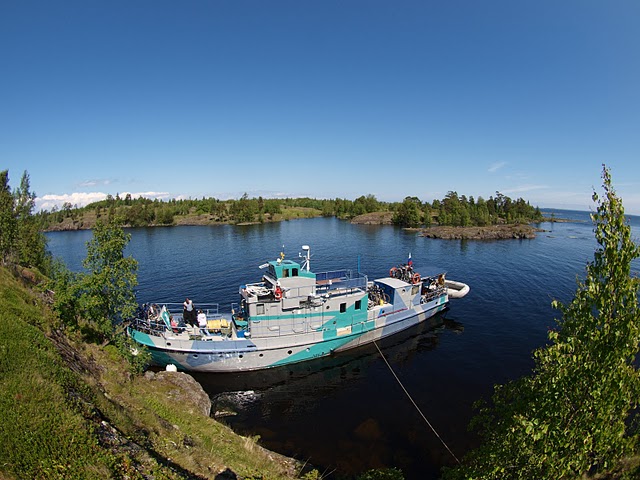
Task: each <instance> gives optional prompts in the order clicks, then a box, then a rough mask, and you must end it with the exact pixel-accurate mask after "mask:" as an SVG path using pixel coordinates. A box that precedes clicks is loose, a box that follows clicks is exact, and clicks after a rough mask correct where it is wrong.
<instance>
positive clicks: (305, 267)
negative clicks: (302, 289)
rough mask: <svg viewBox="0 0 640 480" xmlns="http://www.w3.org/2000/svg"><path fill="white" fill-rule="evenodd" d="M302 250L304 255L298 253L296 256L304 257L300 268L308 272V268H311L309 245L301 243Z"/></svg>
mask: <svg viewBox="0 0 640 480" xmlns="http://www.w3.org/2000/svg"><path fill="white" fill-rule="evenodd" d="M302 250H303V251H304V252H305V255H302V254H301V253H299V254H298V256H299V257H300V258H303V259H304V263H303V264H302V269H303V270H306V271H307V272H308V271H309V269H310V268H311V253H310V248H309V245H302Z"/></svg>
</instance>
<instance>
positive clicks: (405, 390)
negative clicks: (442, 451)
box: [373, 340, 460, 464]
mask: <svg viewBox="0 0 640 480" xmlns="http://www.w3.org/2000/svg"><path fill="white" fill-rule="evenodd" d="M373 344H374V345H375V346H376V348H377V349H378V353H380V356H381V357H382V359H383V360H384V363H386V364H387V367H389V370H390V371H391V374H392V375H393V376H394V378H395V379H396V381H397V382H398V385H400V387H401V388H402V390H403V391H404V393H405V394H406V395H407V397H408V398H409V400H410V401H411V403H412V404H413V406H414V407H415V408H416V410H417V411H418V413H419V414H420V416H421V417H422V419H423V420H424V421H425V422H426V424H427V425H429V428H430V429H431V431H432V432H433V433H434V435H435V436H436V437H437V438H438V440H440V443H442V445H444V447H445V448H446V449H447V451H448V452H449V453H450V454H451V456H452V457H453V458H454V460H455V461H456V462H458V464H460V460H458V457H456V456H455V454H454V453H453V452H452V451H451V449H450V448H449V445H447V444H446V442H445V441H444V440H443V439H442V437H441V436H440V435H439V434H438V432H437V431H436V429H435V428H433V425H431V422H429V420H427V417H426V416H425V414H424V413H422V410H420V407H418V404H417V403H416V402H415V401H414V400H413V398H412V397H411V394H410V393H409V392H408V391H407V389H406V388H405V387H404V385H403V384H402V382H401V381H400V379H399V378H398V375H396V372H394V371H393V368H392V367H391V364H390V363H389V362H388V360H387V357H385V356H384V354H383V353H382V350H380V347H379V346H378V342H376V341H375V340H374V341H373Z"/></svg>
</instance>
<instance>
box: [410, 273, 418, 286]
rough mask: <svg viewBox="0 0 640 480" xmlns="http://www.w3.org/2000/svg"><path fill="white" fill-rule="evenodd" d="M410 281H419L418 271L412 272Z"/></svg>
mask: <svg viewBox="0 0 640 480" xmlns="http://www.w3.org/2000/svg"><path fill="white" fill-rule="evenodd" d="M411 281H412V283H413V284H416V283H420V274H419V273H418V272H416V273H414V274H413V277H411Z"/></svg>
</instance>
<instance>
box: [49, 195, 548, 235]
mask: <svg viewBox="0 0 640 480" xmlns="http://www.w3.org/2000/svg"><path fill="white" fill-rule="evenodd" d="M319 216H325V217H336V218H339V219H342V220H349V221H351V222H352V223H354V224H362V225H397V226H400V227H404V228H411V229H420V232H421V233H420V234H421V235H423V236H425V237H431V238H533V237H534V236H535V229H534V228H533V227H529V224H531V223H537V222H542V221H549V219H548V218H545V217H544V216H543V215H542V213H541V212H540V209H539V208H538V207H533V206H531V205H530V204H529V202H527V201H525V200H524V199H522V198H519V199H516V200H513V199H511V198H509V197H508V196H505V195H503V194H501V193H500V192H496V195H495V196H491V197H489V199H488V200H485V199H484V198H482V197H478V198H477V199H474V197H472V196H470V197H467V196H465V195H461V196H459V195H458V194H457V192H448V193H447V195H445V197H444V198H442V199H441V200H433V201H432V202H422V201H421V200H420V199H419V198H417V197H405V199H404V200H403V201H402V202H381V201H379V200H377V199H376V197H375V196H373V195H366V196H364V195H363V196H360V197H358V198H356V199H355V200H348V199H342V198H335V199H314V198H282V199H265V198H262V197H258V198H249V197H248V195H247V194H244V195H243V196H242V197H241V198H240V199H237V200H218V199H215V198H202V199H189V200H169V201H160V200H157V199H156V200H150V199H147V198H132V197H131V196H130V195H127V196H125V197H124V198H120V197H119V196H118V195H116V196H115V197H112V196H108V197H107V198H106V199H105V200H102V201H99V202H94V203H91V204H89V205H87V206H85V207H78V206H74V205H71V204H70V203H66V204H64V205H63V207H62V208H61V209H57V208H54V209H52V210H51V211H42V212H40V213H38V215H37V217H38V219H39V222H40V225H41V229H42V230H43V231H66V230H84V229H92V228H93V227H94V226H95V224H96V223H97V222H99V221H102V220H104V221H106V220H109V219H111V218H113V217H118V218H120V219H121V220H122V222H123V224H124V225H125V226H127V227H159V226H174V225H175V226H178V225H218V224H234V225H251V224H258V223H269V222H280V221H287V220H293V219H298V218H313V217H319ZM555 221H559V220H555ZM445 227H447V228H445Z"/></svg>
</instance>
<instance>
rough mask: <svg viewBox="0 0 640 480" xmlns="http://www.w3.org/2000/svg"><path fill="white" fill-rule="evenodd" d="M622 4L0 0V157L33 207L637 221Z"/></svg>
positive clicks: (637, 60) (627, 23) (636, 131)
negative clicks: (397, 206) (599, 211)
mask: <svg viewBox="0 0 640 480" xmlns="http://www.w3.org/2000/svg"><path fill="white" fill-rule="evenodd" d="M639 20H640V2H638V1H637V0H629V1H625V0H612V1H590V0H575V1H572V0H571V1H569V0H567V1H563V0H553V1H546V0H537V1H522V2H514V1H512V0H505V1H494V0H486V1H477V0H469V1H455V0H454V1H429V0H423V1H393V2H392V1H377V0H366V1H364V0H362V1H358V0H353V1H333V0H323V1H315V2H313V1H300V0H297V1H277V0H275V1H266V0H261V1H250V0H247V1H242V0H238V1H231V0H225V1H222V0H208V1H186V2H176V1H175V0H170V1H164V0H153V1H144V0H140V1H135V0H134V1H131V0H128V1H118V0H114V1H109V2H107V1H90V2H87V1H86V0H83V1H78V2H73V1H64V0H62V1H58V2H48V1H40V2H31V1H28V0H15V1H14V0H3V1H2V2H1V3H0V65H1V69H2V73H1V74H0V169H9V174H10V183H11V185H12V186H14V187H15V186H17V185H18V184H19V181H20V176H21V175H22V172H23V171H24V170H27V171H28V172H29V175H30V178H31V187H32V189H33V190H34V191H35V192H36V194H37V195H38V197H39V198H38V205H39V206H40V207H45V208H51V206H52V205H54V204H56V203H57V204H62V202H65V201H70V202H71V203H72V204H78V205H82V204H85V203H86V202H88V201H93V200H96V199H99V198H101V197H102V196H104V195H106V194H112V195H115V194H116V193H120V194H121V195H122V194H123V193H132V194H133V195H136V194H144V195H147V196H149V197H159V198H188V197H192V198H198V197H202V196H207V197H209V196H213V197H216V198H221V199H227V198H239V197H240V196H241V195H242V194H243V193H245V192H247V193H248V194H249V196H258V195H262V196H264V197H277V196H311V197H316V198H335V197H343V198H351V199H355V198H356V197H358V196H360V195H366V194H373V195H375V196H376V197H377V198H378V199H380V200H385V201H399V200H402V199H403V198H404V197H405V196H409V195H410V196H417V197H419V198H420V199H422V200H428V201H431V200H433V199H434V198H442V197H443V196H444V195H445V194H446V193H447V192H448V191H451V190H453V191H456V192H458V193H459V194H460V195H463V194H464V195H467V196H469V195H473V196H474V197H478V196H483V197H485V198H488V197H489V196H490V195H494V194H495V192H496V191H500V192H502V193H504V194H506V195H509V196H511V197H512V198H517V197H523V198H525V199H527V200H529V201H530V202H531V203H532V204H534V205H539V206H541V207H559V208H578V209H584V210H588V209H589V208H590V207H591V206H592V202H591V194H592V192H593V188H594V187H595V188H596V189H598V190H599V186H600V184H601V179H600V174H601V170H602V164H603V163H606V164H607V165H608V166H609V167H610V168H611V171H612V176H613V181H614V186H615V188H616V191H617V192H618V194H619V195H620V196H621V197H622V198H623V201H624V204H625V207H626V210H627V212H628V213H635V214H640V166H638V165H639V162H638V159H639V157H640V155H639V154H640V87H639V86H640V28H638V21H639Z"/></svg>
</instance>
